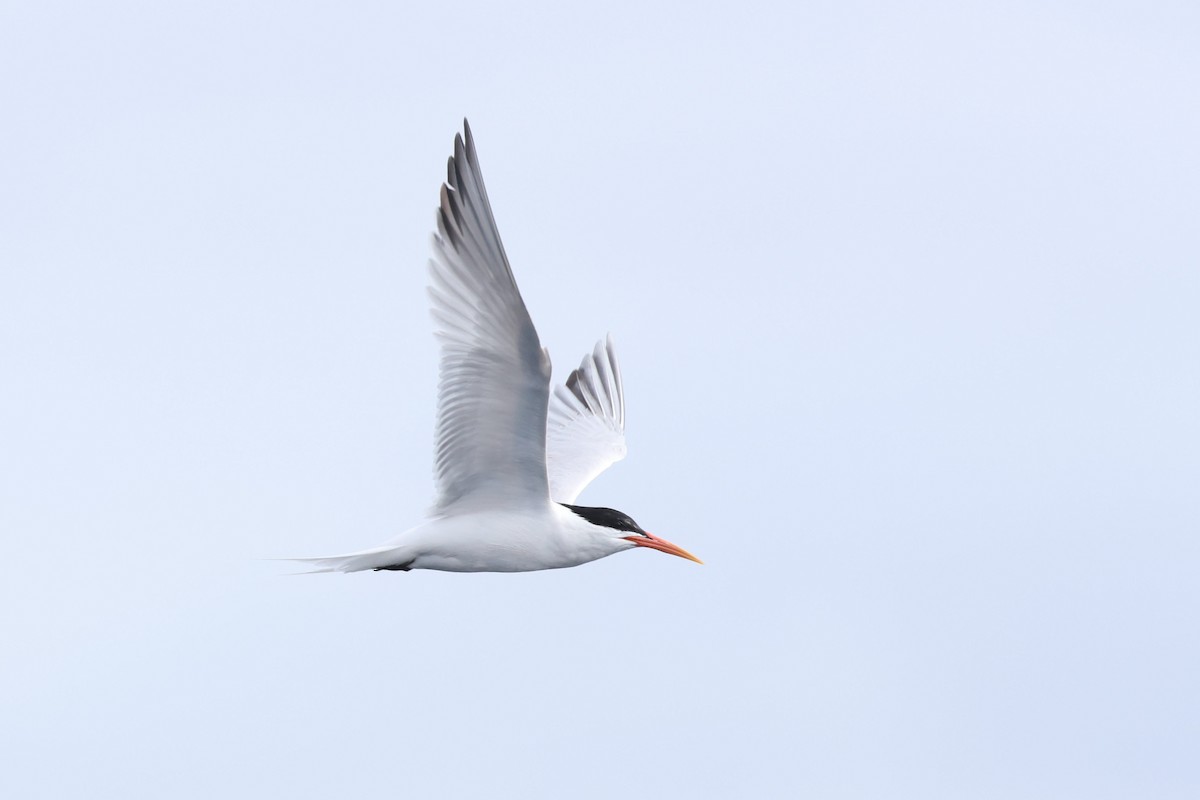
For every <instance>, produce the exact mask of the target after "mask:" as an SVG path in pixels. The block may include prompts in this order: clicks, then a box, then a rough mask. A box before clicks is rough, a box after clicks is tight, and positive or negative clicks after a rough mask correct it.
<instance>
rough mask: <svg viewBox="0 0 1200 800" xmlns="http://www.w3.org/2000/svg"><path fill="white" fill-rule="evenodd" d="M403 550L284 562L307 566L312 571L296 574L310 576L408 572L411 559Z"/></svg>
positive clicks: (385, 549)
mask: <svg viewBox="0 0 1200 800" xmlns="http://www.w3.org/2000/svg"><path fill="white" fill-rule="evenodd" d="M404 551H405V548H403V547H396V546H395V545H388V546H385V547H373V548H371V549H370V550H360V551H358V552H357V553H346V554H345V555H340V556H323V557H321V558H287V559H283V560H284V561H296V562H299V563H301V564H307V565H309V566H311V567H313V569H310V570H307V571H306V572H301V573H297V574H299V575H311V574H313V573H317V572H362V571H363V570H368V569H373V570H382V569H387V570H406V571H407V570H408V569H411V568H412V557H411V556H409V555H407V554H406V553H405V552H404Z"/></svg>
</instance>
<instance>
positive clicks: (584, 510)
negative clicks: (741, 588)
mask: <svg viewBox="0 0 1200 800" xmlns="http://www.w3.org/2000/svg"><path fill="white" fill-rule="evenodd" d="M563 505H564V506H566V507H567V508H568V509H570V510H571V511H573V512H574V513H575V514H576V515H577V516H579V517H582V518H583V519H585V520H587V521H588V522H590V523H591V524H592V525H594V526H596V527H597V528H604V529H606V530H605V533H606V534H607V535H609V536H611V537H612V538H613V539H614V540H615V541H620V542H628V544H627V545H624V546H623V549H624V548H630V547H649V548H650V549H651V550H658V551H659V552H660V553H668V554H670V555H673V556H679V557H680V558H686V559H688V560H689V561H695V562H696V563H697V564H703V563H704V562H703V561H701V560H700V559H698V558H696V557H695V556H694V555H692V554H691V553H689V552H688V551H687V550H684V549H683V548H682V547H680V546H679V545H677V544H672V543H671V542H668V541H667V540H666V539H661V538H659V537H658V536H655V535H654V534H652V533H650V532H649V531H646V530H642V527H641V526H640V525H638V524H637V523H636V522H634V521H633V518H632V517H630V516H629V515H628V514H625V513H623V512H620V511H617V510H616V509H613V508H594V507H591V506H572V505H567V504H566V503H563Z"/></svg>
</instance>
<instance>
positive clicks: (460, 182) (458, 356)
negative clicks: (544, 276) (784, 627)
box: [297, 120, 700, 572]
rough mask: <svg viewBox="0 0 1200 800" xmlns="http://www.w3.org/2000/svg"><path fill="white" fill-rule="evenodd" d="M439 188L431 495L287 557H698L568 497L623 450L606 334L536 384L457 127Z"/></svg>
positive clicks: (424, 561) (379, 563) (443, 566)
mask: <svg viewBox="0 0 1200 800" xmlns="http://www.w3.org/2000/svg"><path fill="white" fill-rule="evenodd" d="M463 132H464V135H465V141H464V136H457V135H456V136H455V137H454V155H453V156H451V158H450V160H449V164H448V167H447V177H446V182H445V183H444V184H442V191H441V206H440V208H439V209H438V213H437V233H435V234H434V236H433V258H432V259H431V260H430V262H429V272H430V277H431V285H430V287H429V295H430V298H431V300H432V303H433V316H434V319H435V320H436V322H437V325H438V331H437V336H438V340H439V342H440V344H441V362H440V365H439V380H438V411H437V444H436V448H435V449H436V457H435V461H434V465H435V474H436V480H437V491H438V496H437V502H436V503H435V505H434V508H433V510H432V512H431V515H430V518H429V519H428V520H427V521H426V522H425V523H423V524H421V525H418V526H417V527H415V528H412V529H410V530H408V531H406V532H404V533H402V534H400V535H399V536H398V537H396V538H395V539H394V540H392V541H390V542H388V543H387V544H384V545H382V546H379V547H374V548H372V549H370V550H362V551H359V552H357V553H348V554H346V555H341V556H330V557H326V558H309V559H297V560H299V561H305V562H308V563H310V564H311V565H313V566H314V567H315V568H316V569H315V570H314V571H316V572H334V571H342V572H356V571H360V570H368V569H372V570H404V571H407V570H411V569H436V570H446V571H450V572H524V571H528V570H539V569H558V568H560V567H574V566H578V565H579V564H584V563H587V562H588V561H594V560H596V559H598V558H604V557H605V556H610V555H612V554H613V553H619V552H621V551H622V550H632V549H634V548H635V547H648V548H650V549H652V550H658V551H660V552H663V553H670V554H671V555H675V556H680V557H682V558H687V559H691V560H692V561H696V562H698V563H700V559H698V558H696V557H695V556H693V555H692V554H691V553H689V552H687V551H686V550H684V549H683V548H682V547H679V546H677V545H674V544H671V543H670V542H668V541H666V540H665V539H660V538H659V537H657V536H654V535H653V534H650V533H648V532H646V531H644V530H642V528H641V527H640V526H639V525H638V524H637V523H636V522H634V521H633V520H632V519H631V518H630V517H629V516H628V515H626V514H623V513H621V512H620V511H615V510H613V509H611V508H594V507H589V506H580V505H573V504H574V503H575V500H576V498H577V497H578V496H579V493H580V492H581V491H582V490H583V488H584V487H585V486H587V485H588V483H590V482H591V481H592V480H593V479H594V478H595V477H596V476H597V475H599V474H600V473H601V472H603V471H604V470H605V469H607V468H608V467H609V466H610V465H612V464H613V463H615V462H617V461H619V460H621V459H622V458H624V457H625V395H624V391H623V388H622V385H621V370H620V367H619V366H618V364H617V356H616V352H615V350H614V349H613V343H612V338H611V337H609V338H608V339H607V340H606V341H604V342H600V343H598V344H597V345H596V347H595V349H594V350H593V351H592V352H591V353H590V354H589V355H587V356H585V357H584V359H583V362H582V363H581V364H580V365H579V368H578V369H576V370H574V371H573V372H572V373H571V374H570V376H569V377H568V378H567V380H566V383H565V384H564V385H562V386H559V387H557V388H556V389H555V390H554V393H553V394H551V392H550V355H549V353H548V352H547V351H546V350H545V349H543V348H542V345H541V342H540V341H539V340H538V334H537V330H536V329H535V328H534V326H533V322H532V320H530V318H529V312H528V311H527V310H526V308H525V301H524V300H522V299H521V293H520V291H519V290H518V289H517V282H516V280H515V279H514V278H513V273H512V268H511V267H509V264H508V258H507V257H506V256H505V254H504V246H503V245H502V244H501V243H500V234H499V232H498V231H497V230H496V222H495V220H494V219H493V218H492V209H491V205H490V204H489V203H488V197H487V191H486V190H485V189H484V186H483V176H482V174H481V173H480V171H479V159H478V157H477V156H476V154H475V142H474V140H473V138H472V136H471V128H470V126H469V125H467V123H466V120H463Z"/></svg>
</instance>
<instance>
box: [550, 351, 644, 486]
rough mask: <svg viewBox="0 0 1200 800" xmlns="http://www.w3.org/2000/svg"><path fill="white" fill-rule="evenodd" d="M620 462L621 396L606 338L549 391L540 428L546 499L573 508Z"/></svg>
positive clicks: (622, 442) (618, 371)
mask: <svg viewBox="0 0 1200 800" xmlns="http://www.w3.org/2000/svg"><path fill="white" fill-rule="evenodd" d="M624 457H625V391H624V389H623V388H622V386H621V366H620V364H618V363H617V351H616V349H615V348H614V347H613V341H612V337H611V336H609V337H608V338H607V339H606V340H605V341H603V342H597V343H596V349H595V350H593V351H592V352H591V353H589V354H588V355H586V356H584V357H583V362H582V363H581V364H580V365H579V369H577V370H575V371H574V372H572V373H571V374H570V375H569V376H568V377H567V380H566V383H564V384H563V385H562V386H557V387H555V389H554V395H553V397H552V398H551V400H550V419H549V422H548V424H547V426H546V470H547V472H548V474H549V477H550V496H551V497H552V498H553V499H554V500H555V501H557V502H559V503H574V502H575V498H577V497H578V496H579V493H580V492H582V491H583V488H584V487H585V486H587V485H588V484H589V483H591V482H592V481H593V480H594V479H595V478H596V476H597V475H599V474H600V473H601V472H604V470H606V469H608V468H609V467H610V466H612V465H613V464H615V463H617V462H618V461H620V460H621V459H622V458H624Z"/></svg>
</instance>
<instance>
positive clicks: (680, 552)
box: [625, 533, 704, 564]
mask: <svg viewBox="0 0 1200 800" xmlns="http://www.w3.org/2000/svg"><path fill="white" fill-rule="evenodd" d="M625 540H626V541H629V542H633V543H634V544H636V545H637V546H638V547H649V548H650V549H651V550H658V551H659V552H660V553H669V554H670V555H673V556H679V557H680V558H686V559H687V560H688V561H695V562H696V563H697V564H703V563H704V562H703V561H701V560H700V559H698V558H696V557H695V556H694V555H692V554H691V553H689V552H688V551H687V550H684V549H683V548H682V547H680V546H679V545H677V544H671V543H670V542H668V541H667V540H666V539H660V538H658V537H657V536H655V535H654V534H653V533H647V534H646V535H645V536H626V537H625Z"/></svg>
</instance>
